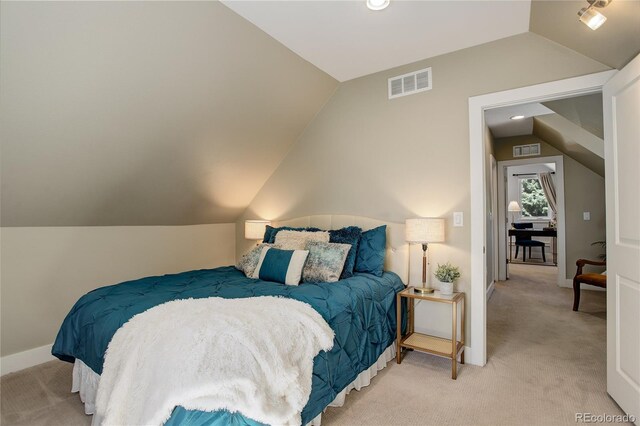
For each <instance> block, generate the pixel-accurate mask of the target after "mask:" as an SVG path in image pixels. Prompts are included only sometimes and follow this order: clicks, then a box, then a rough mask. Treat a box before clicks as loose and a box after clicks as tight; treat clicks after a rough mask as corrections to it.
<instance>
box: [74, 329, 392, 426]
mask: <svg viewBox="0 0 640 426" xmlns="http://www.w3.org/2000/svg"><path fill="white" fill-rule="evenodd" d="M395 356H396V345H395V342H394V343H393V344H392V345H390V346H389V347H388V348H387V349H385V351H384V352H382V355H380V356H379V357H378V360H377V361H376V362H374V363H373V365H372V366H371V367H369V368H367V369H366V370H364V371H363V372H362V373H360V374H358V377H356V379H355V380H354V381H353V382H351V383H349V384H348V385H347V387H346V388H344V389H343V390H342V392H340V393H339V394H338V395H336V397H335V399H334V400H333V401H331V403H330V404H329V407H342V406H343V405H344V401H345V398H346V396H347V395H348V394H349V392H351V391H352V390H353V389H355V390H358V391H359V390H360V389H362V388H363V387H365V386H369V384H370V383H371V379H372V378H374V377H375V376H376V375H377V374H378V371H380V370H382V369H383V368H385V367H386V366H387V363H388V362H389V361H391V360H392V359H393V358H394V357H395ZM99 383H100V375H99V374H97V373H95V372H94V371H93V370H92V369H91V368H89V367H88V366H87V365H86V364H85V363H84V362H82V361H80V360H79V359H76V361H75V363H74V364H73V380H72V384H71V392H73V393H75V392H78V393H79V394H80V400H81V401H82V402H83V403H84V412H85V413H86V414H88V415H93V413H95V410H96V406H95V402H96V394H97V393H98V384H99ZM93 420H94V422H93V424H95V420H96V419H93ZM321 422H322V413H320V414H318V415H317V416H316V417H315V418H314V419H313V420H311V421H310V422H309V423H308V425H307V426H320V424H321Z"/></svg>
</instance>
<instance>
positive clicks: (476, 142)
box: [468, 71, 616, 366]
mask: <svg viewBox="0 0 640 426" xmlns="http://www.w3.org/2000/svg"><path fill="white" fill-rule="evenodd" d="M615 73H616V71H604V72H601V73H596V74H591V75H587V76H581V77H575V78H570V79H566V80H561V81H555V82H550V83H543V84H539V85H535V86H529V87H523V88H519V89H513V90H508V91H504V92H497V93H491V94H487V95H481V96H476V97H472V98H470V99H469V143H470V147H469V148H470V165H469V166H470V180H471V182H470V183H471V220H470V223H471V334H472V336H473V340H472V345H471V347H470V350H469V353H468V361H469V362H470V363H472V364H475V365H480V366H482V365H485V364H486V362H487V339H486V337H487V336H486V321H487V316H486V304H487V300H486V290H487V287H486V286H487V283H486V251H485V250H486V232H485V230H486V220H485V215H486V211H487V208H486V206H487V199H486V198H487V197H486V191H485V188H486V167H485V161H486V160H485V159H486V146H485V143H484V140H483V139H484V138H483V135H484V134H485V122H484V111H485V110H489V109H492V108H497V107H503V106H509V105H517V104H522V103H524V102H542V101H548V100H554V99H559V98H563V97H570V96H576V95H586V94H592V93H597V92H600V91H601V90H602V87H603V85H604V84H605V83H606V82H607V81H608V80H609V79H611V77H612V76H613V75H614V74H615Z"/></svg>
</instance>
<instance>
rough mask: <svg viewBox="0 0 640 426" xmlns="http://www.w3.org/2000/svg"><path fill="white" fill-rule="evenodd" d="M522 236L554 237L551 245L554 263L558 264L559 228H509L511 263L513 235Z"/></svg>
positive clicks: (529, 237) (528, 237) (510, 257)
mask: <svg viewBox="0 0 640 426" xmlns="http://www.w3.org/2000/svg"><path fill="white" fill-rule="evenodd" d="M514 236H516V237H521V238H526V239H531V237H552V238H553V245H552V247H551V249H552V252H553V264H554V265H556V266H557V265H558V253H557V251H558V250H557V249H556V246H557V241H558V230H557V229H551V228H545V229H513V228H511V229H509V263H511V261H512V260H513V259H512V256H511V247H512V246H513V243H512V239H513V237H514Z"/></svg>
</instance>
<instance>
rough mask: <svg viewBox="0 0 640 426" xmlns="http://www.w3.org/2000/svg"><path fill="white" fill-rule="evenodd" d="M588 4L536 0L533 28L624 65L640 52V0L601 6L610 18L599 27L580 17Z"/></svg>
mask: <svg viewBox="0 0 640 426" xmlns="http://www.w3.org/2000/svg"><path fill="white" fill-rule="evenodd" d="M586 6H588V3H587V1H586V0H583V1H572V0H562V1H558V0H557V1H548V0H533V1H532V2H531V17H530V27H529V28H530V31H532V32H535V33H537V34H539V35H541V36H543V37H546V38H548V39H550V40H552V41H555V42H556V43H560V44H562V45H564V46H566V47H568V48H570V49H573V50H575V51H576V52H579V53H582V54H583V55H586V56H588V57H590V58H592V59H595V60H596V61H598V62H601V63H603V64H605V65H608V66H610V67H612V68H617V69H621V68H622V67H624V66H625V65H626V64H627V63H629V61H631V59H633V58H634V57H635V56H636V55H638V53H640V1H638V0H613V1H612V2H611V3H610V4H609V5H608V6H607V7H606V8H604V9H599V11H600V12H601V13H602V14H604V15H605V16H606V17H607V21H606V22H605V23H604V25H602V26H601V27H600V28H598V29H597V30H596V31H593V30H591V29H590V28H589V27H587V26H586V25H584V24H583V23H581V22H580V21H578V11H579V10H580V9H581V8H583V7H586Z"/></svg>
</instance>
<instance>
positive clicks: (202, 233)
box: [0, 224, 235, 356]
mask: <svg viewBox="0 0 640 426" xmlns="http://www.w3.org/2000/svg"><path fill="white" fill-rule="evenodd" d="M0 251H1V258H0V263H1V265H2V268H1V270H0V285H1V287H0V299H1V327H2V329H1V336H2V340H1V354H2V356H6V355H10V354H13V353H17V352H22V351H25V350H28V349H33V348H37V347H40V346H43V345H47V344H50V343H52V342H53V340H54V339H55V336H56V333H57V331H58V328H59V327H60V325H61V324H62V320H63V319H64V317H65V316H66V314H67V313H68V312H69V310H70V309H71V307H72V306H73V304H74V303H75V302H76V300H77V299H78V298H79V297H80V296H82V295H83V294H85V293H87V292H88V291H90V290H93V289H95V288H97V287H101V286H105V285H111V284H116V283H118V282H121V281H125V280H130V279H135V278H141V277H144V276H150V275H162V274H167V273H174V272H181V271H187V270H193V269H203V268H212V267H215V266H221V265H230V264H233V262H234V255H235V224H217V225H194V226H166V227H165V226H114V227H51V228H50V227H35V228H34V227H31V228H19V227H15V228H6V227H3V228H2V229H1V233H0Z"/></svg>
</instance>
